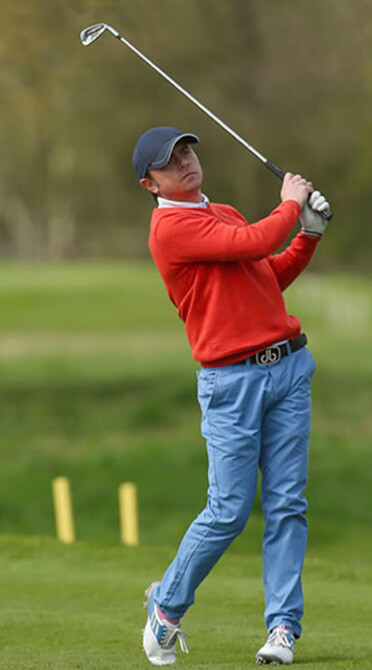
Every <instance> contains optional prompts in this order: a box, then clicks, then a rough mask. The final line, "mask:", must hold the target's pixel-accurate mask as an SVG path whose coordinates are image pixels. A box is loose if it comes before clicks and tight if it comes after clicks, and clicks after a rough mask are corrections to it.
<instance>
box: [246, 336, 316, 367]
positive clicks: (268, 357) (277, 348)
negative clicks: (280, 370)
mask: <svg viewBox="0 0 372 670" xmlns="http://www.w3.org/2000/svg"><path fill="white" fill-rule="evenodd" d="M306 344H307V337H306V335H305V333H301V335H299V336H298V337H295V338H294V340H288V341H287V342H283V344H273V345H272V346H271V347H267V348H266V349H263V350H262V351H259V352H258V353H257V354H253V356H249V358H244V359H243V360H242V361H237V362H236V363H233V365H244V364H246V363H248V362H250V363H253V364H254V365H272V364H273V363H278V361H280V359H281V358H284V356H288V354H289V353H292V354H293V353H294V352H295V351H298V350H299V349H302V347H304V346H305V345H306ZM288 348H289V350H288Z"/></svg>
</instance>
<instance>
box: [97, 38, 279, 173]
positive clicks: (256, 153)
mask: <svg viewBox="0 0 372 670" xmlns="http://www.w3.org/2000/svg"><path fill="white" fill-rule="evenodd" d="M107 29H108V30H109V31H110V32H111V33H112V35H114V36H115V37H116V38H117V39H118V40H120V42H123V44H125V45H126V46H127V47H128V48H129V49H131V51H133V52H134V53H135V54H136V55H137V56H139V57H140V58H142V60H144V61H145V63H147V64H148V65H150V67H152V68H153V69H154V70H156V72H158V74H160V75H161V76H162V77H164V79H166V80H167V81H168V82H169V83H170V84H171V85H172V86H174V88H176V89H177V90H178V91H180V93H182V94H183V95H184V96H186V98H188V99H189V100H190V101H191V102H193V103H194V105H196V106H197V107H199V109H201V111H202V112H204V113H205V114H207V116H209V117H210V118H211V119H213V121H215V123H217V124H218V125H219V126H221V128H223V129H224V130H226V132H227V133H229V134H230V135H231V136H232V137H234V138H235V139H236V140H237V141H238V142H240V144H242V145H243V147H245V148H246V149H248V151H250V152H251V153H252V154H253V155H254V156H256V158H258V159H259V160H260V161H261V162H262V163H264V164H265V165H266V167H267V168H268V169H269V170H271V172H273V173H274V174H275V175H276V176H277V177H279V179H283V177H284V172H283V171H282V170H280V168H278V167H277V166H276V165H274V164H273V163H270V161H269V160H268V159H267V158H266V157H265V156H263V154H262V153H261V152H260V151H257V149H255V148H254V147H252V145H251V144H249V142H247V141H246V140H245V139H243V137H241V136H240V135H239V134H238V133H237V132H235V130H233V129H232V128H231V127H230V126H228V125H227V123H225V122H224V121H222V119H220V118H219V117H218V116H216V114H214V113H213V112H211V110H210V109H208V107H206V106H205V105H203V104H202V103H201V102H200V101H199V100H197V99H196V98H195V97H194V96H193V95H191V93H189V92H188V91H186V89H184V88H183V87H182V86H181V85H180V84H178V83H177V82H176V81H175V80H174V79H172V77H170V76H169V75H168V74H167V73H166V72H164V70H162V69H161V68H160V67H159V66H158V65H156V64H155V63H154V62H153V61H152V60H150V58H147V56H145V55H144V54H143V53H142V52H141V51H139V50H138V49H137V48H136V47H135V46H134V45H133V44H131V42H128V40H126V39H125V37H123V35H121V34H120V33H119V32H118V31H117V30H115V28H112V27H111V26H107Z"/></svg>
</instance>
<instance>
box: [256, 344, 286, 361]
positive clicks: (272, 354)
mask: <svg viewBox="0 0 372 670" xmlns="http://www.w3.org/2000/svg"><path fill="white" fill-rule="evenodd" d="M281 357H282V352H281V351H280V347H279V345H274V346H273V347H268V348H267V349H264V350H263V351H259V352H258V353H257V354H256V361H257V365H273V363H278V362H279V361H280V359H281Z"/></svg>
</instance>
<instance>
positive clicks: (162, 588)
mask: <svg viewBox="0 0 372 670" xmlns="http://www.w3.org/2000/svg"><path fill="white" fill-rule="evenodd" d="M314 369H315V365H314V359H313V357H312V355H311V353H310V352H309V350H308V349H306V348H303V349H300V350H299V351H297V352H295V353H293V354H289V355H288V356H286V357H285V358H282V359H281V360H280V361H279V362H278V363H274V364H272V365H266V366H259V365H252V364H251V363H250V362H247V363H246V364H239V365H227V366H224V367H215V368H202V369H201V370H200V372H199V375H198V399H199V403H200V406H201V410H202V434H203V436H204V437H205V439H206V442H207V451H208V459H209V467H208V477H209V489H208V502H207V505H206V507H205V509H204V510H203V511H202V512H201V513H200V514H199V516H198V517H197V518H196V519H195V521H194V522H193V523H192V524H191V526H190V527H189V529H188V530H187V532H186V534H185V535H184V537H183V540H182V542H181V544H180V547H179V550H178V553H177V555H176V557H175V558H174V560H173V562H172V563H171V565H170V566H169V568H168V570H167V571H166V573H165V574H164V577H163V579H162V581H161V583H160V585H159V586H158V587H157V591H156V594H155V600H156V602H157V604H158V605H159V607H160V608H161V609H162V610H163V611H164V612H165V613H166V614H167V615H168V616H170V617H181V616H183V614H184V613H185V612H186V610H187V609H188V608H189V607H190V605H192V603H193V602H194V594H195V589H196V588H197V587H198V585H199V584H200V583H201V581H202V580H203V579H204V578H205V577H206V576H207V574H208V573H209V572H210V570H211V569H212V567H213V566H214V565H215V563H216V562H217V561H218V559H219V558H220V556H221V555H222V554H223V553H224V551H225V550H226V548H227V547H228V546H229V545H230V543H231V542H232V540H233V539H234V538H235V537H236V536H237V535H239V533H241V532H242V530H243V529H244V527H245V525H246V523H247V520H248V517H249V515H250V512H251V509H252V505H253V501H254V498H255V494H256V488H257V474H258V469H259V468H260V470H261V497H262V508H263V513H264V518H265V530H264V537H263V579H264V591H265V601H266V609H265V622H266V625H267V628H268V630H270V629H272V628H273V627H274V626H276V625H279V624H281V623H284V624H286V625H287V626H290V627H291V628H292V629H293V631H294V633H295V635H296V636H300V634H301V623H300V622H301V617H302V615H303V594H302V586H301V572H302V567H303V562H304V556H305V550H306V542H307V522H306V518H305V515H306V511H307V502H306V500H305V498H304V497H303V491H304V489H305V486H306V482H307V470H308V444H309V434H310V415H311V391H310V386H311V378H312V375H313V372H314ZM247 570H249V563H248V564H247Z"/></svg>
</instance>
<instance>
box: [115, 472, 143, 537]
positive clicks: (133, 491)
mask: <svg viewBox="0 0 372 670" xmlns="http://www.w3.org/2000/svg"><path fill="white" fill-rule="evenodd" d="M119 510H120V531H121V539H122V542H123V543H124V544H125V545H126V546H127V547H137V546H138V544H139V533H138V504H137V486H136V485H135V484H131V483H129V482H127V483H126V484H121V485H120V486H119Z"/></svg>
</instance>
